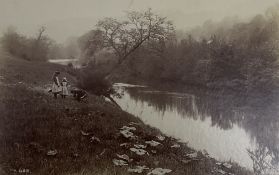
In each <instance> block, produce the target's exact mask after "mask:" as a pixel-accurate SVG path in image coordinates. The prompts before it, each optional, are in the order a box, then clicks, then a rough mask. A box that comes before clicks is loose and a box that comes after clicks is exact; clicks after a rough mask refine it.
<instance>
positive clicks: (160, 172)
mask: <svg viewBox="0 0 279 175" xmlns="http://www.w3.org/2000/svg"><path fill="white" fill-rule="evenodd" d="M170 172H172V170H170V169H163V168H155V169H153V170H152V171H151V172H149V173H148V174H147V175H152V174H153V175H165V174H167V173H170Z"/></svg>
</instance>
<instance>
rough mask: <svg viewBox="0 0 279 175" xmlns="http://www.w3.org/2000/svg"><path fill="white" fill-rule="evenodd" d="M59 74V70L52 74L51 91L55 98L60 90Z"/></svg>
mask: <svg viewBox="0 0 279 175" xmlns="http://www.w3.org/2000/svg"><path fill="white" fill-rule="evenodd" d="M59 74H60V72H58V71H55V72H54V74H53V76H52V81H53V84H52V88H51V92H52V93H53V95H54V98H55V99H56V98H57V95H58V94H59V93H60V92H61V88H60V83H59V78H58V75H59Z"/></svg>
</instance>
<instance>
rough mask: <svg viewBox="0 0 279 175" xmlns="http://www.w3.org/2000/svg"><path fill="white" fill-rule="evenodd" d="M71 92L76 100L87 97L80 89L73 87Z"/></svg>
mask: <svg viewBox="0 0 279 175" xmlns="http://www.w3.org/2000/svg"><path fill="white" fill-rule="evenodd" d="M71 93H72V94H73V96H74V98H75V99H76V100H77V101H81V100H83V99H85V98H86V97H87V93H86V92H85V91H84V90H82V89H73V90H72V91H71Z"/></svg>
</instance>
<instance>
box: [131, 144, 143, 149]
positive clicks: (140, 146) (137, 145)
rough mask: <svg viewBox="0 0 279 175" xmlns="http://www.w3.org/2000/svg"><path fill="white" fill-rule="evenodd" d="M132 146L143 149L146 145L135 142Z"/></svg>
mask: <svg viewBox="0 0 279 175" xmlns="http://www.w3.org/2000/svg"><path fill="white" fill-rule="evenodd" d="M134 147H135V148H139V149H144V148H146V145H141V144H135V145H134Z"/></svg>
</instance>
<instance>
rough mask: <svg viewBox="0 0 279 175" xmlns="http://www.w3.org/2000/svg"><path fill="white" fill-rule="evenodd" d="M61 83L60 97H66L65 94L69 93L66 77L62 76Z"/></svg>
mask: <svg viewBox="0 0 279 175" xmlns="http://www.w3.org/2000/svg"><path fill="white" fill-rule="evenodd" d="M61 85H62V93H61V95H62V98H66V96H67V95H69V91H68V85H69V84H68V81H67V79H66V77H64V78H63V80H62V83H61Z"/></svg>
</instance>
